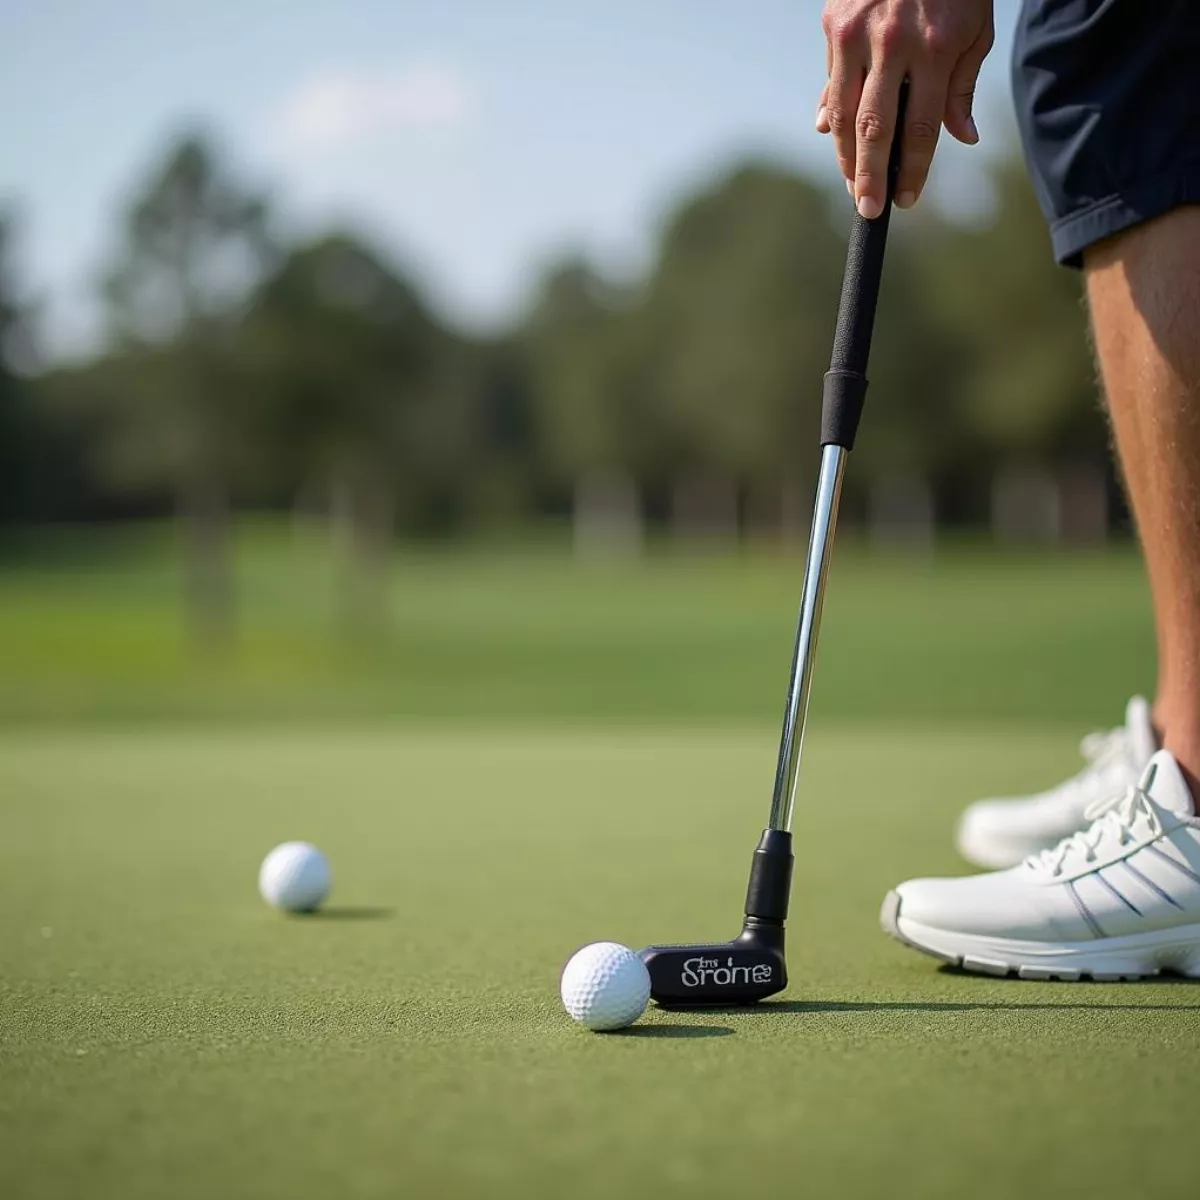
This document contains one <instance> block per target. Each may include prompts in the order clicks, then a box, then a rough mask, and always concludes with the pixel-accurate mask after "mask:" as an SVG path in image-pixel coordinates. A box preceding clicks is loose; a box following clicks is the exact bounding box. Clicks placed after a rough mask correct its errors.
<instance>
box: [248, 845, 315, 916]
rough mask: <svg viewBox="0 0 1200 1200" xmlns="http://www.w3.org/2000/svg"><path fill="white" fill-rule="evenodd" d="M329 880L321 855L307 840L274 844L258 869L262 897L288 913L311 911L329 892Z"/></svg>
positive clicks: (259, 888)
mask: <svg viewBox="0 0 1200 1200" xmlns="http://www.w3.org/2000/svg"><path fill="white" fill-rule="evenodd" d="M330 882H331V880H330V875H329V864H328V863H327V862H326V861H325V856H324V855H323V854H322V853H321V852H320V850H318V849H317V848H316V846H313V845H310V844H309V843H308V842H284V843H283V844H282V845H280V846H276V847H275V849H274V850H272V851H271V853H270V854H268V855H267V857H266V858H264V859H263V864H262V866H261V867H260V868H259V872H258V890H259V891H260V892H261V893H262V898H263V899H264V900H265V901H266V902H267V903H268V904H270V905H271V906H272V907H274V908H283V909H286V910H287V911H288V912H311V911H312V910H313V909H314V908H316V907H317V906H318V905H319V904H320V903H321V901H322V900H324V899H325V897H326V896H328V895H329V885H330Z"/></svg>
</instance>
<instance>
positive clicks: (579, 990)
mask: <svg viewBox="0 0 1200 1200" xmlns="http://www.w3.org/2000/svg"><path fill="white" fill-rule="evenodd" d="M559 994H560V995H561V996H562V1002H563V1007H565V1008H566V1010H567V1012H568V1013H570V1014H571V1016H572V1017H574V1018H575V1020H576V1021H578V1022H579V1023H580V1024H581V1025H585V1026H587V1028H588V1029H595V1030H603V1029H624V1028H625V1026H626V1025H632V1024H633V1023H634V1021H636V1020H637V1019H638V1017H640V1016H641V1015H642V1013H644V1012H645V1011H646V1005H647V1004H648V1003H649V1001H650V972H649V971H647V970H646V964H645V963H644V962H642V960H641V959H640V958H638V956H637V955H636V954H635V953H634V952H633V951H632V950H630V949H629V947H628V946H622V945H620V944H619V943H617V942H592V944H591V945H590V946H584V948H583V949H582V950H580V951H578V952H577V953H575V954H573V955H572V956H571V959H570V961H569V962H568V963H567V965H566V966H565V967H564V968H563V973H562V979H561V980H560V982H559Z"/></svg>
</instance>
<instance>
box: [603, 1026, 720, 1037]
mask: <svg viewBox="0 0 1200 1200" xmlns="http://www.w3.org/2000/svg"><path fill="white" fill-rule="evenodd" d="M612 1032H613V1033H614V1034H615V1035H616V1036H617V1037H642V1038H710V1037H728V1036H729V1035H730V1034H731V1033H733V1030H732V1029H730V1027H729V1026H728V1025H630V1026H629V1028H628V1029H614V1030H613V1031H612Z"/></svg>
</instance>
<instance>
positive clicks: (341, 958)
mask: <svg viewBox="0 0 1200 1200" xmlns="http://www.w3.org/2000/svg"><path fill="white" fill-rule="evenodd" d="M843 645H849V643H848V642H843ZM829 658H830V660H831V661H830V673H831V674H835V673H836V672H835V670H834V665H833V660H834V658H835V656H834V655H833V654H830V656H829ZM774 751H775V745H774V738H773V736H772V734H771V732H770V731H769V730H764V731H763V733H762V734H755V733H750V732H736V731H729V732H725V733H721V732H718V731H715V730H707V731H704V732H699V733H697V732H693V733H687V732H678V733H669V732H666V731H664V730H659V731H655V732H644V733H637V732H631V731H624V732H621V731H616V730H612V731H609V732H604V731H596V732H594V733H592V734H586V735H585V734H582V733H573V732H570V731H565V730H561V729H560V730H558V731H554V730H551V729H544V730H542V731H536V730H533V729H530V730H528V731H526V732H524V733H518V732H500V731H495V730H493V731H492V732H487V731H485V730H471V729H469V728H466V727H463V728H458V729H454V730H446V731H442V732H435V731H432V730H429V731H426V732H420V731H416V730H410V731H408V732H402V731H400V730H397V729H394V728H386V727H380V728H376V729H374V730H371V729H368V728H361V729H359V730H357V731H354V730H351V729H348V728H343V729H341V730H339V729H335V728H327V729H325V730H318V729H315V728H310V729H307V730H305V731H303V732H297V731H296V730H270V729H266V728H263V727H257V728H253V729H244V730H242V731H240V732H235V731H231V730H217V729H211V728H210V729H208V730H204V729H192V730H182V729H181V730H175V731H164V730H160V731H159V732H158V733H156V734H153V735H152V734H148V733H146V732H145V731H144V730H143V731H119V730H117V731H112V730H110V731H90V732H88V731H54V730H46V731H41V732H36V731H29V730H25V731H21V732H16V731H14V732H10V733H8V734H6V735H4V736H3V738H2V739H0V794H2V795H3V797H4V800H3V803H4V830H3V837H2V838H0V964H2V965H0V1195H3V1196H4V1197H5V1198H6V1200H25V1198H30V1200H32V1198H34V1197H60V1196H72V1197H85V1196H86V1197H96V1198H102V1197H120V1198H122V1200H136V1198H138V1197H155V1198H157V1197H162V1196H166V1195H169V1196H173V1197H176V1198H178V1200H188V1198H190V1197H205V1198H210V1197H215V1196H221V1197H256V1198H264V1197H286V1198H287V1200H303V1198H305V1197H310V1196H311V1197H322V1198H324V1197H329V1196H337V1197H357V1196H395V1195H406V1196H480V1197H483V1196H487V1197H518V1196H520V1197H530V1196H533V1197H538V1196H545V1197H559V1196H564V1195H570V1196H572V1197H576V1198H579V1200H584V1198H587V1197H605V1198H607V1197H611V1196H614V1195H621V1196H629V1197H640V1196H650V1195H653V1196H656V1197H670V1196H680V1197H689V1198H697V1200H698V1198H702V1197H710V1196H711V1197H722V1198H723V1200H726V1198H728V1197H731V1196H747V1195H754V1196H763V1197H766V1196H781V1197H782V1196H796V1195H806V1196H830V1195H842V1196H885V1195H886V1196H893V1195H906V1196H920V1197H942V1196H945V1197H960V1196H964V1195H970V1196H975V1197H980V1198H986V1197H1000V1196H1012V1195H1016V1194H1021V1195H1026V1196H1034V1195H1049V1194H1051V1193H1054V1192H1063V1193H1069V1194H1082V1195H1090V1196H1093V1197H1108V1196H1113V1197H1116V1196H1128V1195H1154V1196H1157V1197H1167V1196H1181V1197H1182V1196H1190V1195H1193V1194H1194V1188H1195V1172H1194V1169H1193V1167H1192V1155H1191V1153H1190V1150H1189V1147H1190V1146H1191V1144H1192V1142H1193V1140H1194V1137H1193V1134H1194V1125H1195V1115H1194V1112H1195V1098H1196V1094H1197V1093H1196V1083H1195V1081H1196V1078H1197V1072H1198V1071H1200V990H1198V989H1197V988H1196V987H1194V986H1190V985H1188V984H1185V983H1165V982H1164V983H1146V984H1125V985H1097V984H1087V985H1064V984H1035V983H1024V982H1018V981H998V980H994V979H982V978H974V977H970V976H966V975H961V974H955V973H951V972H948V971H946V970H943V969H940V968H939V967H938V966H937V964H936V963H934V962H933V961H932V960H929V959H926V958H923V957H921V956H918V955H915V954H913V953H912V952H910V951H908V950H906V949H904V948H902V947H900V946H897V945H896V944H894V943H893V942H891V941H889V940H888V939H886V938H885V937H884V936H883V935H882V934H881V933H880V932H879V931H878V927H877V923H876V919H877V918H876V915H877V910H878V906H879V902H880V899H881V897H882V895H883V893H884V891H885V890H886V888H887V887H888V886H890V885H891V884H893V883H895V882H896V881H897V880H898V879H900V878H902V877H904V876H906V875H911V874H916V873H926V872H942V871H950V872H959V871H962V870H963V869H964V868H963V867H962V865H961V864H960V863H958V862H957V861H956V860H955V858H954V856H953V854H952V852H951V851H950V849H949V838H948V833H949V827H950V822H951V820H952V818H953V816H954V814H955V813H956V812H957V811H958V809H959V806H960V805H961V804H962V803H963V802H964V801H965V800H967V799H969V798H971V797H972V796H974V795H976V794H978V793H979V792H980V791H981V790H983V791H993V790H1003V789H1006V788H1022V787H1026V788H1027V787H1032V786H1035V785H1040V784H1043V783H1045V782H1047V781H1049V780H1050V779H1052V778H1054V777H1055V776H1056V775H1058V774H1060V773H1062V772H1064V771H1065V770H1067V769H1069V768H1071V767H1073V765H1074V762H1073V759H1074V748H1073V746H1072V745H1071V743H1070V741H1069V739H1064V738H1062V737H1060V736H1057V735H1051V734H1045V733H1042V734H1033V733H1026V734H1019V733H1014V732H1009V733H1006V734H1004V735H1003V736H1001V735H996V736H985V735H981V734H974V733H964V732H958V733H956V732H953V731H950V732H946V731H937V732H932V731H930V730H928V729H925V730H923V731H915V732H914V731H911V730H910V731H904V730H903V729H901V728H899V727H898V728H896V729H895V730H893V731H892V732H890V733H889V732H886V731H880V730H878V729H876V730H871V731H861V730H857V729H849V728H844V729H837V728H834V727H832V726H829V727H823V728H821V729H820V730H817V731H815V732H814V733H813V735H812V737H811V739H810V742H809V747H808V751H809V752H808V757H807V758H806V765H805V771H804V781H803V797H802V800H801V804H800V813H799V820H798V829H797V833H798V841H797V849H798V862H797V872H796V886H795V893H794V900H793V914H794V919H793V921H792V924H791V954H790V960H791V970H792V976H793V979H792V985H791V987H790V989H789V991H788V992H787V993H786V995H785V997H784V998H783V999H782V1001H781V1002H778V1003H769V1004H765V1005H763V1006H762V1007H761V1008H760V1009H758V1010H757V1011H749V1012H720V1013H713V1014H708V1015H680V1014H667V1013H662V1012H657V1011H651V1012H650V1013H648V1014H647V1016H646V1017H645V1018H643V1021H642V1022H641V1023H640V1024H639V1025H638V1026H637V1027H635V1029H634V1030H633V1031H632V1032H630V1033H626V1034H615V1035H594V1034H589V1033H587V1032H586V1031H584V1030H582V1029H581V1028H579V1027H577V1026H575V1025H573V1024H572V1023H571V1022H570V1021H569V1020H568V1019H567V1018H566V1016H565V1015H564V1014H563V1012H562V1011H561V1009H560V1007H559V1003H558V998H557V992H556V984H557V974H558V971H559V969H560V966H561V964H562V962H563V960H564V959H565V958H566V956H567V955H568V954H569V953H570V952H571V951H572V950H573V949H574V948H576V947H577V946H578V945H580V944H581V943H583V942H586V941H590V940H594V939H597V938H607V937H611V938H615V939H618V940H621V941H625V942H627V943H629V944H633V945H639V944H644V943H646V942H648V941H655V940H663V939H672V940H673V939H690V938H693V937H699V938H706V939H707V938H711V937H714V936H722V935H731V934H732V933H733V932H734V930H735V927H736V922H737V919H738V914H739V911H740V903H741V900H742V890H743V888H744V884H745V869H746V867H747V865H748V861H749V854H750V851H751V849H752V845H753V842H754V839H755V837H756V835H757V831H758V828H759V824H760V822H761V820H762V817H763V815H764V813H765V808H766V800H767V794H768V791H769V785H770V779H771V775H772V771H773V765H774V762H773V760H774ZM297 836H300V837H310V838H312V839H314V840H315V841H317V842H318V843H320V844H321V845H322V846H323V847H324V848H325V849H326V850H327V851H328V853H329V855H330V858H331V860H332V864H333V867H334V871H335V893H334V896H333V897H332V898H331V904H332V905H333V907H332V908H331V909H330V911H329V913H328V914H327V915H326V916H324V917H320V916H318V917H312V918H290V919H289V918H286V917H282V916H280V915H278V914H274V913H272V912H269V911H267V910H266V909H265V907H264V906H263V905H262V904H261V903H260V901H259V900H258V897H257V895H256V892H255V887H254V882H255V874H256V870H257V865H258V861H259V859H260V857H261V856H262V854H263V853H264V852H265V851H266V850H267V849H268V848H269V847H270V846H271V845H272V844H274V843H275V842H278V841H280V840H282V839H285V838H289V837H297Z"/></svg>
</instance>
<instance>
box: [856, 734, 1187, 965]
mask: <svg viewBox="0 0 1200 1200" xmlns="http://www.w3.org/2000/svg"><path fill="white" fill-rule="evenodd" d="M1088 816H1089V818H1090V819H1091V824H1090V825H1089V826H1088V827H1087V828H1086V829H1083V830H1081V831H1080V832H1078V833H1075V834H1073V835H1072V836H1070V837H1068V838H1065V839H1064V840H1063V841H1061V842H1059V843H1058V845H1057V846H1055V847H1054V848H1053V849H1050V850H1044V851H1042V852H1040V853H1038V854H1035V855H1031V856H1030V857H1029V858H1027V859H1026V860H1025V861H1024V862H1022V863H1021V864H1020V865H1019V866H1016V867H1011V868H1009V869H1008V870H1006V871H994V872H992V873H990V874H987V875H974V876H968V877H966V878H962V879H914V880H911V881H910V882H908V883H902V884H901V885H900V886H899V887H898V888H896V890H895V891H893V892H889V893H888V895H887V899H886V900H885V901H884V902H883V911H882V913H881V914H880V919H881V921H882V924H883V928H884V930H885V931H886V932H887V933H890V934H891V935H892V936H893V937H895V938H897V939H898V940H900V941H901V942H904V943H905V944H906V945H909V946H912V947H913V948H914V949H917V950H923V951H924V952H925V953H927V954H932V955H934V956H935V957H936V958H940V959H943V960H944V961H946V962H949V963H954V964H955V965H956V966H961V967H963V968H965V969H966V970H968V971H978V972H983V973H985V974H988V975H1007V974H1009V973H1010V972H1015V973H1016V974H1017V975H1019V976H1020V977H1021V978H1022V979H1079V978H1081V977H1083V976H1085V975H1088V976H1091V977H1092V978H1093V979H1140V978H1142V977H1143V976H1146V975H1157V974H1158V973H1159V972H1160V971H1162V970H1170V971H1175V972H1178V973H1180V974H1183V975H1190V976H1198V977H1200V818H1198V816H1197V809H1196V804H1195V802H1194V801H1193V799H1192V796H1191V793H1190V792H1189V790H1188V787H1187V784H1186V783H1185V781H1184V778H1183V775H1182V774H1181V772H1180V770H1179V766H1178V764H1177V763H1176V762H1175V759H1174V758H1173V757H1172V756H1171V754H1169V753H1168V752H1167V751H1165V750H1161V751H1159V752H1158V753H1157V754H1155V755H1154V756H1153V757H1152V758H1151V760H1150V763H1149V765H1148V766H1147V767H1146V770H1145V772H1144V773H1143V774H1142V776H1141V778H1140V779H1139V780H1138V782H1137V784H1135V785H1134V786H1133V787H1131V788H1129V789H1127V791H1126V792H1125V793H1124V794H1123V795H1120V796H1116V797H1113V798H1111V799H1107V800H1101V801H1098V802H1097V803H1096V804H1095V805H1094V806H1093V807H1092V808H1091V809H1089V811H1088Z"/></svg>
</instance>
